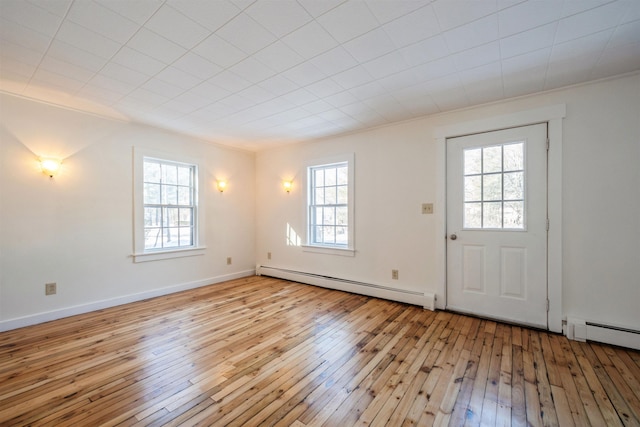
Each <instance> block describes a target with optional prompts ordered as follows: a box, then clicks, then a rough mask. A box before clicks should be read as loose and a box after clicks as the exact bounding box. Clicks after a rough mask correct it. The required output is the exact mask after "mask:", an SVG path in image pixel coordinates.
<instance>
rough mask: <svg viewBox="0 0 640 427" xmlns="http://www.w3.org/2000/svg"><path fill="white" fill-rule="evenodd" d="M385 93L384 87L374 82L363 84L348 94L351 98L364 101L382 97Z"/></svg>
mask: <svg viewBox="0 0 640 427" xmlns="http://www.w3.org/2000/svg"><path fill="white" fill-rule="evenodd" d="M385 92H386V91H385V89H384V87H383V86H382V85H381V84H380V83H378V82H376V81H373V82H369V83H365V84H363V85H361V86H357V87H354V88H351V89H349V93H351V94H352V95H353V96H355V97H356V98H358V99H360V100H365V99H369V98H372V97H374V96H379V95H383V94H384V93H385Z"/></svg>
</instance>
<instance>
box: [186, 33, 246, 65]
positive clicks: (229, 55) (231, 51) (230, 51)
mask: <svg viewBox="0 0 640 427" xmlns="http://www.w3.org/2000/svg"><path fill="white" fill-rule="evenodd" d="M193 51H194V52H196V53H197V54H199V55H200V56H202V57H203V58H205V59H207V60H209V61H211V62H213V63H214V64H218V65H219V66H221V67H222V68H228V67H230V66H232V65H233V64H237V63H238V62H240V61H242V60H243V59H245V58H246V57H247V56H248V55H247V54H246V53H244V52H243V51H241V50H240V49H239V48H237V47H235V46H233V45H232V44H230V43H228V42H227V41H226V40H223V39H222V38H220V37H218V36H217V35H215V34H211V35H210V36H209V37H207V38H206V39H205V40H203V41H202V43H200V44H199V45H198V46H196V47H195V48H194V49H193Z"/></svg>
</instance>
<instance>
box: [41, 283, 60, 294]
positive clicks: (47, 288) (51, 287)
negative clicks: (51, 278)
mask: <svg viewBox="0 0 640 427" xmlns="http://www.w3.org/2000/svg"><path fill="white" fill-rule="evenodd" d="M57 291H58V285H57V284H56V283H55V282H51V283H45V284H44V294H45V295H55V294H56V292H57Z"/></svg>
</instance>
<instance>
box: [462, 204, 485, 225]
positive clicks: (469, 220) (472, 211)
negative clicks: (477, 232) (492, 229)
mask: <svg viewBox="0 0 640 427" xmlns="http://www.w3.org/2000/svg"><path fill="white" fill-rule="evenodd" d="M464 228H482V203H465V204H464Z"/></svg>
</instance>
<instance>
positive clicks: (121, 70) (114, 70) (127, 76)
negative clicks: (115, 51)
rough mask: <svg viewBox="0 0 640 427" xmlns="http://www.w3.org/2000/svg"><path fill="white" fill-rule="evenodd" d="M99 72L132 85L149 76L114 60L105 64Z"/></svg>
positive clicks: (141, 82) (147, 78)
mask: <svg viewBox="0 0 640 427" xmlns="http://www.w3.org/2000/svg"><path fill="white" fill-rule="evenodd" d="M100 74H101V75H103V76H107V77H110V78H112V79H116V80H118V81H121V82H124V83H129V84H131V85H134V86H140V85H141V84H143V83H144V82H146V81H147V80H149V78H150V77H151V76H149V75H147V74H142V73H140V72H138V71H135V70H132V69H131V68H128V67H125V66H124V65H120V64H116V63H115V62H110V63H108V64H107V65H105V66H104V68H103V69H102V70H100Z"/></svg>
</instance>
